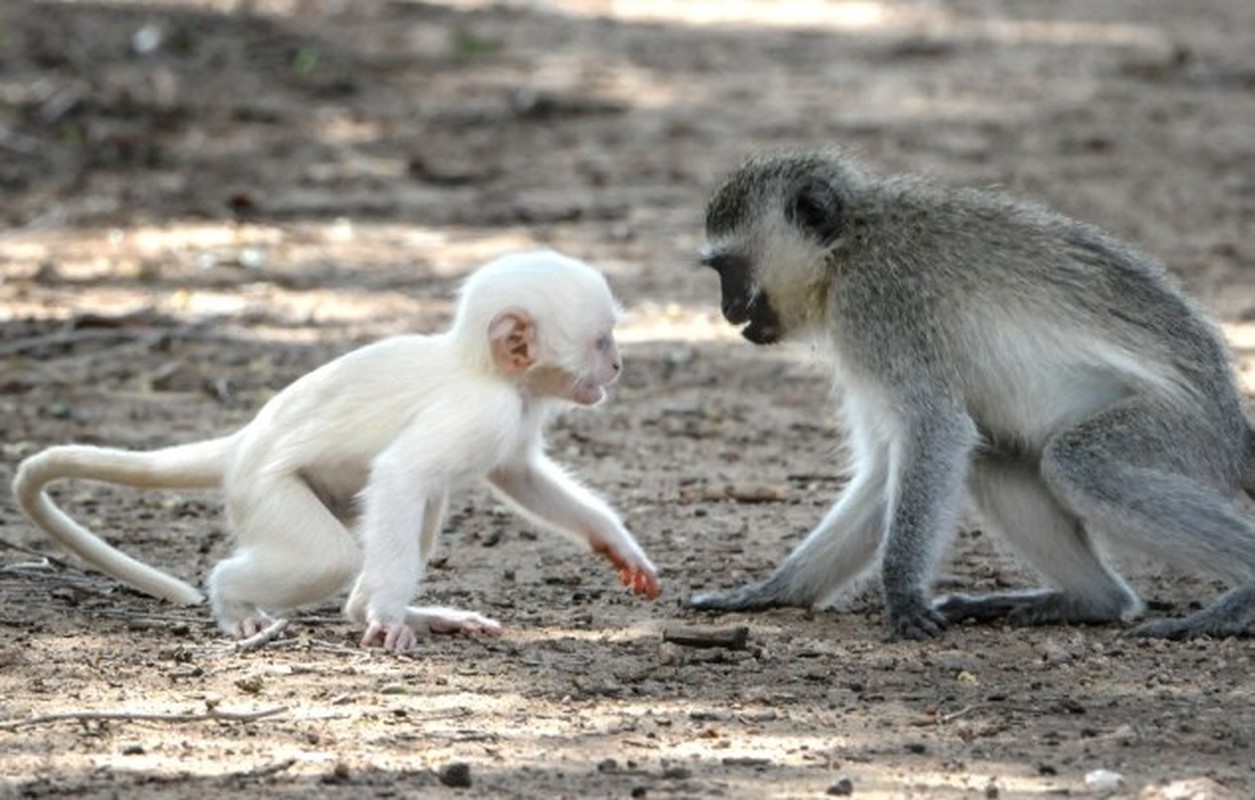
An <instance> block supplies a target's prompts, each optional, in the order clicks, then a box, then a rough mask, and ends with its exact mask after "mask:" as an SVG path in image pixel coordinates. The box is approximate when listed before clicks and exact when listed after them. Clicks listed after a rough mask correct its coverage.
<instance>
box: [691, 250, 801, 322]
mask: <svg viewBox="0 0 1255 800" xmlns="http://www.w3.org/2000/svg"><path fill="white" fill-rule="evenodd" d="M701 263H702V265H703V266H706V267H710V268H711V269H713V270H714V271H715V272H716V273H718V275H719V291H720V294H721V295H722V303H721V308H722V310H723V317H724V319H726V320H727V321H728V322H731V323H732V324H733V325H740V324H742V323H745V322H748V323H749V324H748V325H746V326H745V327H744V328H742V329H741V335H742V336H744V337H745V338H746V339H747V340H749V341H751V342H753V343H754V344H775V343H776V342H778V341H780V338H781V336H782V335H783V330H782V329H781V325H780V316H779V315H778V314H777V313H776V309H775V307H774V306H772V304H771V298H770V297H768V296H767V294H766V293H765V292H763V291H762V290H761V289H754V282H753V264H752V263H751V262H750V260H749V259H748V258H746V257H745V256H742V255H739V254H735V253H707V254H703V255H702V257H701Z"/></svg>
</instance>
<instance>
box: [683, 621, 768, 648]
mask: <svg viewBox="0 0 1255 800" xmlns="http://www.w3.org/2000/svg"><path fill="white" fill-rule="evenodd" d="M749 637H750V629H749V628H747V627H745V626H744V625H738V626H736V627H735V628H681V627H678V626H677V627H670V628H664V629H663V631H662V640H663V641H664V642H671V643H672V644H678V645H682V646H684V647H726V648H728V649H729V650H744V649H745V646H746V645H747V644H748V643H749Z"/></svg>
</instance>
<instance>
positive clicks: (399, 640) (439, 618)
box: [361, 606, 501, 653]
mask: <svg viewBox="0 0 1255 800" xmlns="http://www.w3.org/2000/svg"><path fill="white" fill-rule="evenodd" d="M499 633H501V623H500V622H497V621H496V620H495V619H491V618H490V617H485V616H483V615H482V614H477V613H475V612H474V611H463V610H461V609H458V608H443V607H439V606H424V607H414V606H411V607H409V608H407V609H406V611H405V619H404V620H403V621H400V622H396V621H388V620H384V619H378V620H374V619H372V620H369V622H368V624H367V626H366V633H364V634H363V635H362V641H361V646H362V647H370V646H372V645H374V644H381V645H383V648H384V649H385V650H391V651H393V652H397V653H403V652H405V651H406V650H413V649H414V646H415V645H416V644H418V640H419V639H420V638H422V637H424V636H428V635H431V634H445V635H448V634H466V635H471V636H475V635H488V636H496V635H497V634H499Z"/></svg>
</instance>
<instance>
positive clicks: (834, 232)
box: [784, 176, 843, 245]
mask: <svg viewBox="0 0 1255 800" xmlns="http://www.w3.org/2000/svg"><path fill="white" fill-rule="evenodd" d="M842 211H843V208H842V205H841V198H840V197H838V196H837V193H836V192H835V191H834V190H833V188H832V186H830V185H829V184H828V182H827V181H824V180H823V179H821V178H818V177H815V176H809V177H807V178H804V179H803V180H801V181H799V182H798V183H797V184H796V185H795V186H794V187H793V191H792V194H791V195H790V196H789V199H788V203H787V204H786V205H785V208H784V215H785V218H786V219H788V220H789V222H791V223H793V224H794V225H796V226H797V227H798V228H800V229H801V230H802V231H803V232H804V233H805V234H806V235H808V236H809V237H811V238H812V239H814V240H815V242H816V243H818V244H821V245H830V244H832V243H833V242H834V241H836V239H837V237H838V236H840V235H841V229H842V222H843V219H842Z"/></svg>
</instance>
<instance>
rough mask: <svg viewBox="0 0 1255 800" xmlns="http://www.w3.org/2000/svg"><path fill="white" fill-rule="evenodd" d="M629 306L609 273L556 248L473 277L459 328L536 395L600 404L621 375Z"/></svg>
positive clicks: (465, 288)
mask: <svg viewBox="0 0 1255 800" xmlns="http://www.w3.org/2000/svg"><path fill="white" fill-rule="evenodd" d="M621 314H622V310H621V309H620V307H619V304H618V303H617V302H616V301H615V299H614V295H613V294H612V293H611V291H610V286H609V285H608V284H607V283H606V279H605V277H603V276H602V274H601V273H600V272H599V271H597V270H596V269H594V268H593V267H591V266H589V265H588V264H585V263H584V262H582V261H578V260H576V259H573V258H568V257H566V256H563V255H560V254H558V253H555V252H553V251H552V250H536V251H530V252H525V253H514V254H511V255H507V256H502V257H501V258H498V259H496V260H494V261H491V262H489V263H488V264H486V265H484V266H483V267H480V268H479V269H478V270H476V271H475V272H474V273H472V274H471V275H470V277H468V278H467V279H466V282H465V283H464V284H463V285H462V292H461V296H460V298H459V302H458V311H457V318H456V320H455V321H454V327H453V330H454V333H455V335H456V336H457V338H458V339H459V340H460V341H462V342H464V343H466V344H467V346H469V347H471V348H473V349H474V350H476V351H477V352H478V353H479V354H480V355H481V357H482V359H483V361H484V363H486V364H488V365H490V367H491V369H493V370H495V371H496V372H498V373H500V374H503V375H506V376H508V377H509V378H511V379H512V380H514V381H516V382H517V383H518V385H519V387H520V389H521V390H522V391H524V392H525V393H527V394H528V395H531V396H535V397H553V398H558V399H562V400H567V401H569V402H572V403H577V404H579V405H595V404H596V403H598V402H600V401H601V400H602V399H603V398H604V397H605V395H606V391H605V387H606V386H608V385H609V384H611V383H614V381H615V380H616V379H617V378H618V377H619V372H620V371H621V370H622V362H621V360H620V359H619V349H618V346H617V345H616V344H615V340H614V326H615V323H616V322H618V320H619V317H620V315H621Z"/></svg>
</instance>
